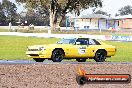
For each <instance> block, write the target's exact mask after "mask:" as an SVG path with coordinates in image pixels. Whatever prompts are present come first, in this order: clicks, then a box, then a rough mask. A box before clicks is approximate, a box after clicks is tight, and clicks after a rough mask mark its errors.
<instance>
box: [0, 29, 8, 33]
mask: <svg viewBox="0 0 132 88" xmlns="http://www.w3.org/2000/svg"><path fill="white" fill-rule="evenodd" d="M0 32H9V30H8V29H0Z"/></svg>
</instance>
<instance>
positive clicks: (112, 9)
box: [0, 0, 132, 15]
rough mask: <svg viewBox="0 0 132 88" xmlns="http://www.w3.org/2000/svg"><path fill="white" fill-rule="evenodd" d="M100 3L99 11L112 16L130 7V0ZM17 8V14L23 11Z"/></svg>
mask: <svg viewBox="0 0 132 88" xmlns="http://www.w3.org/2000/svg"><path fill="white" fill-rule="evenodd" d="M0 1H2V0H0ZM9 1H12V2H15V0H9ZM102 1H103V8H101V10H103V11H105V12H107V13H108V14H112V15H115V14H116V13H117V12H118V10H119V9H120V8H121V7H124V6H126V5H131V6H132V0H102ZM16 5H17V4H16ZM17 7H18V9H17V12H21V11H22V10H24V8H23V6H22V5H17ZM90 12H91V10H86V11H83V12H82V14H83V15H85V14H88V13H90Z"/></svg>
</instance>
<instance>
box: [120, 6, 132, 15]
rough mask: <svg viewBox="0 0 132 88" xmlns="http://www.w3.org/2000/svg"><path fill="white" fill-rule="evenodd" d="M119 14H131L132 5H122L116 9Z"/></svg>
mask: <svg viewBox="0 0 132 88" xmlns="http://www.w3.org/2000/svg"><path fill="white" fill-rule="evenodd" d="M118 12H119V15H121V16H122V15H129V14H131V15H132V7H131V6H130V5H127V6H124V7H122V8H121V9H119V10H118Z"/></svg>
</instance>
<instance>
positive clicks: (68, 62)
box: [0, 60, 132, 65]
mask: <svg viewBox="0 0 132 88" xmlns="http://www.w3.org/2000/svg"><path fill="white" fill-rule="evenodd" d="M39 63H41V64H132V62H72V61H68V60H63V61H62V62H52V61H49V60H45V61H44V62H35V61H33V60H0V64H7V65H8V64H9V65H10V64H39Z"/></svg>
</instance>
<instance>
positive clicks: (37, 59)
mask: <svg viewBox="0 0 132 88" xmlns="http://www.w3.org/2000/svg"><path fill="white" fill-rule="evenodd" d="M33 59H34V60H35V61H36V62H43V61H44V60H45V59H44V58H33Z"/></svg>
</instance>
